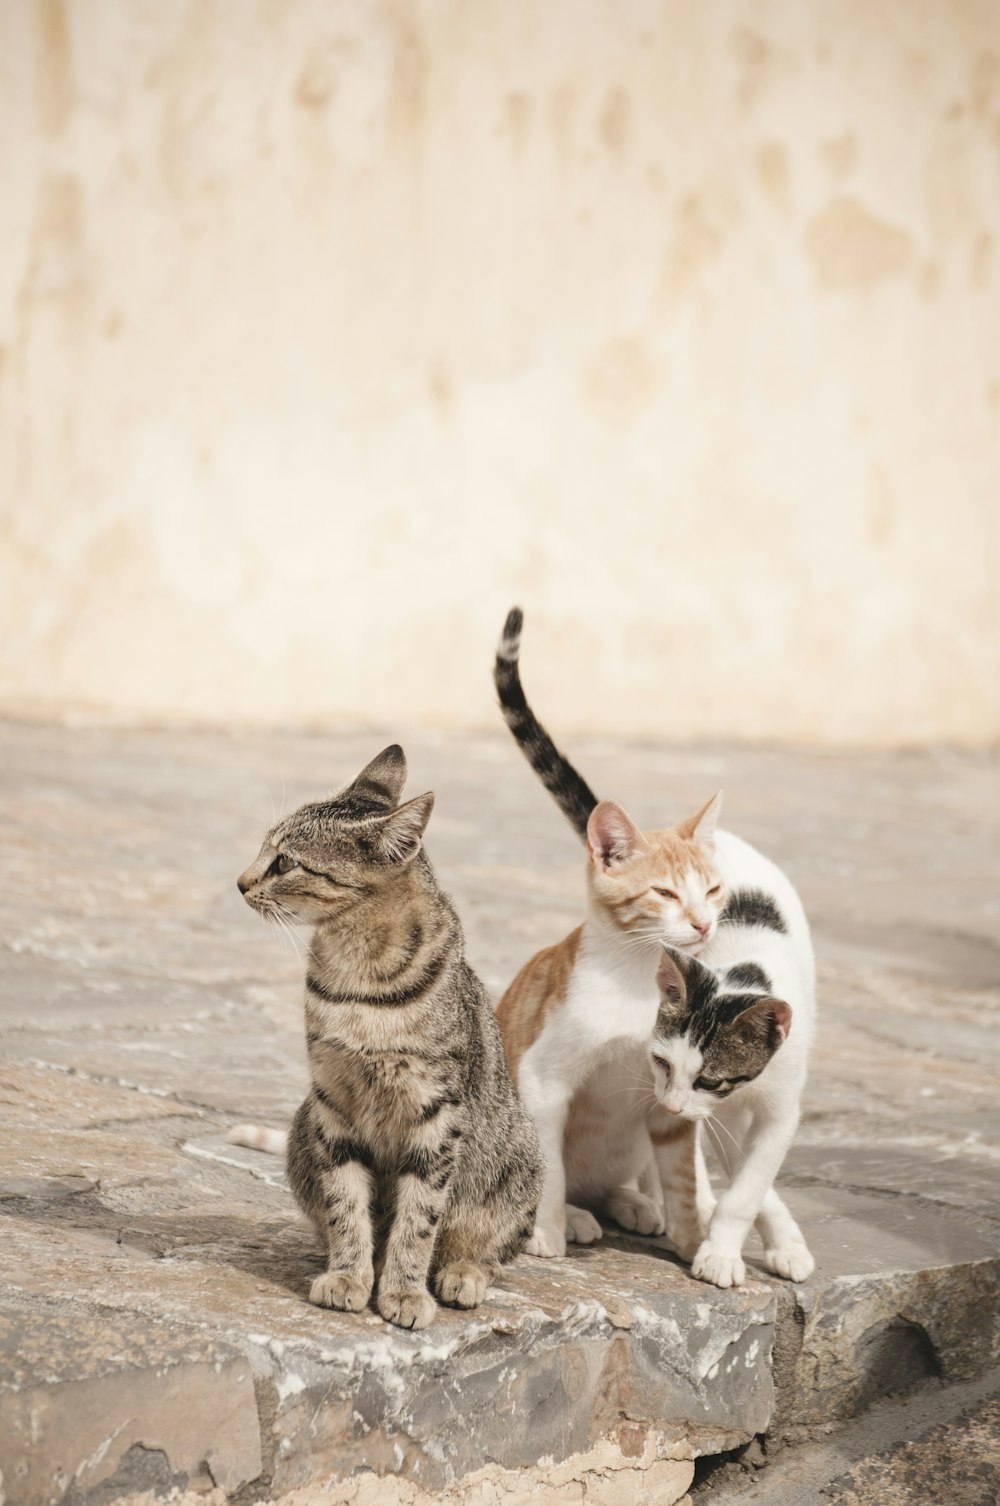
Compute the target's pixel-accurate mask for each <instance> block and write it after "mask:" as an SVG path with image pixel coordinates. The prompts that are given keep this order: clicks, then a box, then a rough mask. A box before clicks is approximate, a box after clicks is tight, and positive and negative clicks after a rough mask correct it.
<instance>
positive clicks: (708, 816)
mask: <svg viewBox="0 0 1000 1506" xmlns="http://www.w3.org/2000/svg"><path fill="white" fill-rule="evenodd" d="M721 810H722V791H721V790H716V792H715V794H714V795H713V796H712V798H711V800H709V801H708V802H707V804H705V805H703V806H702V808H701V810H700V811H696V812H695V814H694V815H693V816H688V818H687V820H686V821H681V822H680V823H679V825H678V826H677V835H678V836H679V837H687V838H688V839H689V840H691V841H695V842H699V843H700V844H701V846H702V847H706V848H707V849H708V850H709V851H710V852H711V850H712V848H713V847H714V846H715V827H716V824H717V822H718V819H719V813H720V812H721Z"/></svg>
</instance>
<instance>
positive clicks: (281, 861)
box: [271, 852, 299, 873]
mask: <svg viewBox="0 0 1000 1506" xmlns="http://www.w3.org/2000/svg"><path fill="white" fill-rule="evenodd" d="M298 866H299V864H298V860H297V859H296V858H290V857H289V856H288V853H287V852H279V853H278V856H277V857H276V858H275V860H274V862H273V863H272V864H271V868H272V870H273V872H275V873H289V872H290V871H291V870H292V869H293V868H297V867H298Z"/></svg>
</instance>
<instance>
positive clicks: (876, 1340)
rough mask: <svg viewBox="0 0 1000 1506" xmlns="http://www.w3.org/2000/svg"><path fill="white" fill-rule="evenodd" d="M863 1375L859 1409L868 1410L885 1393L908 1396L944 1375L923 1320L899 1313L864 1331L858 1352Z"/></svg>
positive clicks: (859, 1369)
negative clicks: (914, 1319)
mask: <svg viewBox="0 0 1000 1506" xmlns="http://www.w3.org/2000/svg"><path fill="white" fill-rule="evenodd" d="M855 1354H856V1358H855V1363H856V1366H857V1370H858V1374H859V1375H861V1376H863V1381H862V1385H861V1390H860V1391H859V1393H858V1399H857V1410H858V1411H859V1412H863V1411H865V1409H866V1408H868V1407H870V1406H871V1405H872V1403H873V1402H876V1401H879V1400H880V1399H881V1398H882V1397H885V1396H905V1395H907V1394H908V1393H909V1392H911V1391H915V1390H916V1389H917V1387H918V1386H922V1385H924V1384H925V1383H926V1382H927V1381H929V1380H937V1379H938V1378H939V1377H940V1375H941V1362H940V1360H939V1359H938V1355H937V1351H936V1349H935V1348H934V1345H933V1344H932V1343H931V1340H930V1338H929V1336H928V1334H927V1331H926V1329H924V1328H923V1327H922V1325H921V1324H919V1323H912V1322H910V1321H909V1320H908V1319H906V1318H901V1317H896V1318H893V1319H891V1321H890V1322H888V1323H877V1324H875V1325H874V1326H873V1327H872V1328H869V1329H868V1330H867V1331H866V1332H865V1333H863V1334H862V1336H861V1338H860V1340H859V1341H858V1346H857V1350H856V1352H855Z"/></svg>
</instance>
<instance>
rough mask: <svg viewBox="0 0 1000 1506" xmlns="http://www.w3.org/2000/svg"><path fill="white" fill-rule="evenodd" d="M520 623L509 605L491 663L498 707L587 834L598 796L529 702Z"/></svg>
mask: <svg viewBox="0 0 1000 1506" xmlns="http://www.w3.org/2000/svg"><path fill="white" fill-rule="evenodd" d="M523 626H524V613H523V612H522V611H521V608H520V607H511V609H510V611H509V612H508V613H507V621H506V622H505V623H504V628H503V632H502V634H501V635H500V642H499V643H498V645H497V654H496V659H495V661H494V665H493V682H494V684H495V685H496V688H497V695H498V697H499V699H500V709H501V711H502V712H503V716H504V721H505V722H506V723H507V726H508V727H509V728H510V731H511V733H512V735H513V737H514V741H515V742H516V743H517V745H518V747H519V748H520V750H521V752H522V753H523V754H524V756H525V758H526V759H527V760H528V762H529V763H530V765H531V767H532V768H533V769H534V771H535V773H536V774H537V775H538V777H539V779H540V780H541V781H542V783H543V784H544V786H545V788H546V789H547V790H548V792H549V794H550V795H551V796H552V798H553V800H554V801H555V802H556V804H557V805H558V807H559V809H560V810H561V811H562V813H563V815H564V816H566V818H567V819H568V821H569V822H570V824H571V826H572V827H573V829H574V830H575V831H576V832H577V833H578V835H579V836H581V837H586V835H587V821H588V818H589V816H590V813H591V811H592V810H593V809H594V806H595V805H596V804H597V796H596V795H595V794H594V792H593V790H592V789H591V788H590V786H589V784H587V782H586V780H585V779H583V778H582V777H581V776H580V775H579V774H578V773H577V771H576V769H574V767H573V765H572V764H571V763H570V761H569V759H568V758H567V757H566V756H565V754H563V753H560V751H559V749H558V748H557V747H556V745H555V743H554V742H553V741H552V738H551V737H550V736H549V734H548V733H547V732H546V730H545V728H544V727H543V726H542V724H541V722H540V721H539V720H538V718H537V717H536V715H535V713H534V712H533V711H532V709H531V707H530V706H529V705H528V702H527V698H526V697H525V694H524V689H523V687H522V685H521V674H520V670H519V667H518V659H519V657H520V652H521V629H522V627H523Z"/></svg>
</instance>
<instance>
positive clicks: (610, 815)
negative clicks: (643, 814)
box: [587, 800, 642, 868]
mask: <svg viewBox="0 0 1000 1506" xmlns="http://www.w3.org/2000/svg"><path fill="white" fill-rule="evenodd" d="M641 846H642V832H641V831H640V830H639V828H638V827H637V826H636V824H635V822H634V821H632V820H630V819H629V817H628V816H627V815H626V814H625V812H624V811H623V810H622V808H621V806H620V805H615V803H614V801H613V800H602V801H601V803H600V804H599V805H595V806H594V809H593V810H592V811H591V813H590V820H589V821H588V822H587V851H588V852H589V853H590V856H591V857H592V858H593V860H594V862H595V863H596V864H597V865H598V867H600V868H613V867H614V866H615V865H616V864H617V863H624V862H627V861H628V859H629V858H630V857H632V855H633V853H636V852H638V850H639V848H640V847H641Z"/></svg>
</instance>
